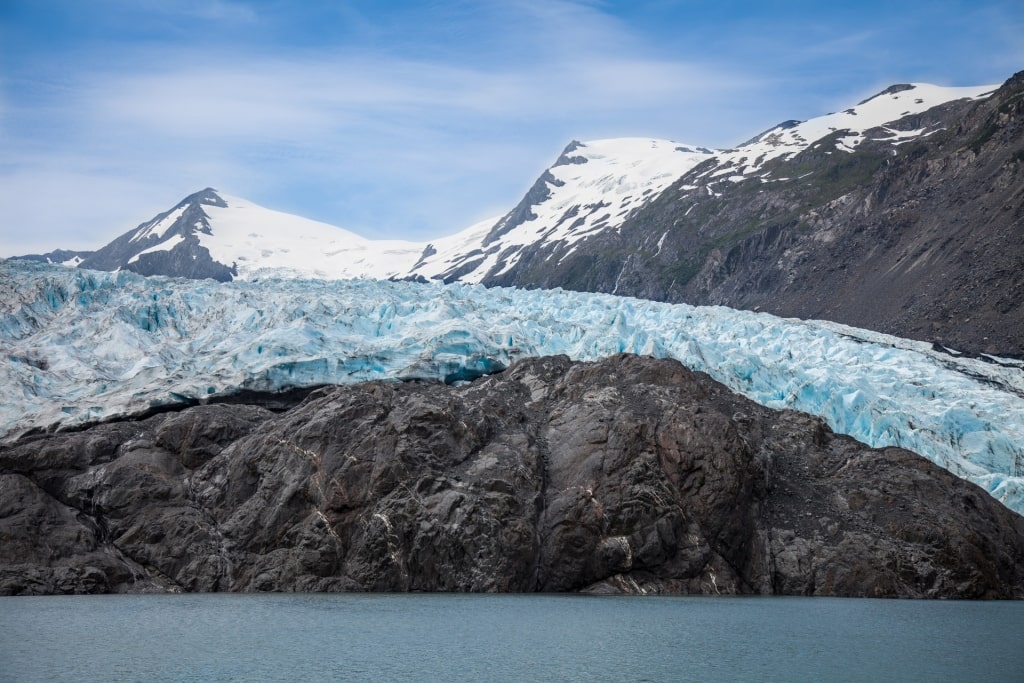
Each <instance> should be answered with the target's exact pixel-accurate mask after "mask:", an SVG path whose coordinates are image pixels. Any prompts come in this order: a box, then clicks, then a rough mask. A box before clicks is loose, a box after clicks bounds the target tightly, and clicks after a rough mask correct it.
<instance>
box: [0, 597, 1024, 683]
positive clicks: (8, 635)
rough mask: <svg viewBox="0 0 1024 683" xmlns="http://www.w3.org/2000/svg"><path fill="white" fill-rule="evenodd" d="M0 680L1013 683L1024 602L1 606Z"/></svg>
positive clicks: (491, 600)
mask: <svg viewBox="0 0 1024 683" xmlns="http://www.w3.org/2000/svg"><path fill="white" fill-rule="evenodd" d="M0 680H3V681H731V680H740V681H1024V603H1021V602H935V601H927V602H926V601H897V600H842V599H825V598H719V597H715V598H698V597H680V598H664V597H657V598H636V597H629V598H618V597H583V596H550V595H540V596H534V595H530V596H524V595H502V596H478V595H351V594H346V595H322V594H315V595H284V594H273V595H152V596H75V597H63V596H62V597H32V598H0Z"/></svg>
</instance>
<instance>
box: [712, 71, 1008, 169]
mask: <svg viewBox="0 0 1024 683" xmlns="http://www.w3.org/2000/svg"><path fill="white" fill-rule="evenodd" d="M998 87H999V86H998V85H983V86H972V87H959V88H954V87H943V86H938V85H931V84H929V83H913V84H906V85H896V86H892V87H890V88H887V89H886V90H884V91H882V92H881V93H879V94H878V95H875V96H874V97H871V98H869V99H867V100H864V101H863V102H861V103H860V104H858V105H856V106H854V107H850V108H849V109H844V110H843V111H840V112H835V113H832V114H827V115H825V116H819V117H816V118H813V119H809V120H807V121H802V122H801V121H787V122H785V123H781V124H779V125H778V126H776V127H774V128H772V129H771V130H768V131H766V132H764V133H762V134H761V135H758V136H757V137H755V138H754V139H753V140H751V141H749V142H747V143H744V144H743V145H740V146H739V147H736V148H735V149H731V150H726V151H724V152H722V153H720V154H719V155H718V164H717V165H716V166H715V167H714V169H713V170H709V171H707V172H706V173H704V174H702V175H701V176H700V177H702V178H714V177H716V176H720V175H725V174H727V173H728V174H730V177H729V178H728V180H731V181H733V182H739V181H741V180H745V179H746V178H747V177H748V176H750V175H751V174H754V173H757V172H759V171H761V170H762V169H763V167H764V165H765V164H766V163H767V162H769V161H771V160H773V159H778V158H784V159H789V158H792V157H794V156H796V155H797V154H799V153H800V152H802V151H803V150H805V149H807V148H808V147H810V146H811V145H813V144H814V143H816V142H818V141H820V140H822V139H823V138H825V137H828V136H829V135H833V134H837V140H836V144H835V149H837V150H840V151H843V152H852V151H854V150H855V149H856V148H857V146H858V145H860V144H861V143H862V142H863V141H864V140H865V139H867V138H866V136H867V134H868V132H869V131H872V130H875V129H880V128H881V129H882V137H878V138H873V139H878V140H886V141H892V142H894V143H905V142H907V141H909V140H912V139H915V138H917V137H921V136H924V135H930V134H931V133H934V132H935V131H934V130H928V129H925V128H922V129H918V130H914V131H898V130H894V129H892V128H885V126H886V124H892V123H894V122H896V121H899V120H900V119H903V118H905V117H907V116H913V115H916V114H922V113H924V112H926V111H928V110H929V109H932V108H933V107H937V106H939V105H942V104H946V103H947V102H952V101H955V100H960V99H984V98H986V97H988V96H989V95H991V94H992V93H993V92H994V91H995V90H996V89H997V88H998Z"/></svg>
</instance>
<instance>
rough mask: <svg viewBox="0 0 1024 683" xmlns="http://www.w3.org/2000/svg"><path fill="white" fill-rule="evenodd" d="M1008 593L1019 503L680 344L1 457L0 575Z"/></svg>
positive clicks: (205, 416)
mask: <svg viewBox="0 0 1024 683" xmlns="http://www.w3.org/2000/svg"><path fill="white" fill-rule="evenodd" d="M169 590H175V591H176V590H186V591H341V590H373V591H590V592H598V593H605V592H629V593H640V592H654V593H659V592H660V593H733V594H743V593H759V594H794V595H843V596H911V597H964V598H982V597H992V598H994V597H1017V598H1019V597H1024V518H1022V517H1020V516H1018V515H1016V514H1015V513H1013V512H1011V511H1010V510H1008V509H1006V508H1004V507H1002V506H1001V505H999V503H998V502H996V501H995V500H994V499H992V498H991V497H990V496H988V495H987V494H986V493H985V492H984V491H982V490H981V489H980V488H977V487H975V486H974V485H972V484H969V483H966V482H964V481H962V480H960V479H958V478H956V477H954V476H953V475H951V474H949V473H948V472H946V471H945V470H942V469H940V468H939V467H937V466H935V465H933V464H931V463H929V462H928V461H926V460H925V459H924V458H921V457H918V456H916V455H914V454H913V453H910V452H908V451H904V450H900V449H895V448H889V449H882V450H876V449H871V448H868V447H867V446H865V445H863V444H861V443H859V442H857V441H854V440H853V439H850V438H848V437H843V436H837V435H834V434H832V433H831V432H830V431H829V430H828V428H827V427H825V426H824V425H823V423H822V422H821V421H820V420H818V419H816V418H813V417H810V416H807V415H803V414H799V413H794V412H779V411H772V410H769V409H767V408H763V407H761V406H758V405H756V404H754V403H752V402H750V401H748V400H746V399H744V398H742V397H740V396H737V395H735V394H733V393H731V392H729V391H728V390H727V389H725V388H724V387H722V386H721V385H719V384H717V383H715V382H713V381H712V380H710V379H709V378H708V377H707V376H705V375H703V374H700V373H694V372H691V371H689V370H687V369H686V368H684V367H683V366H682V365H680V364H679V363H677V362H675V361H669V360H654V359H650V358H640V357H636V356H617V357H614V358H611V359H608V360H606V361H602V362H600V363H591V364H584V363H572V362H570V361H569V360H568V359H566V358H564V357H553V358H541V359H533V360H526V361H522V362H520V363H517V364H516V365H514V366H513V367H512V368H510V369H509V370H507V371H505V372H504V373H501V374H500V375H494V376H490V377H486V378H482V379H479V380H477V381H475V382H473V383H471V384H467V385H464V386H460V387H449V386H445V385H442V384H433V383H418V382H410V383H402V384H399V383H376V382H375V383H367V384H362V385H356V386H346V387H331V388H325V389H320V390H317V391H316V392H314V393H312V394H311V395H310V396H309V397H308V398H307V399H306V400H305V401H304V402H302V403H301V404H300V405H298V406H297V407H295V408H292V409H291V410H288V411H286V412H283V413H272V412H270V411H268V410H266V409H264V408H261V407H256V406H250V405H205V406H197V407H193V408H188V409H186V410H183V411H181V412H178V413H165V414H160V415H155V416H153V417H150V418H148V419H145V420H141V421H124V422H115V423H109V424H102V425H97V426H95V427H92V428H90V429H85V430H82V431H77V432H71V433H59V434H51V435H45V436H44V435H35V436H32V437H27V438H25V439H23V440H22V441H20V442H18V443H16V444H14V445H8V446H3V447H2V450H0V592H2V593H7V594H26V593H28V594H31V593H66V592H105V591H124V592H137V591H169Z"/></svg>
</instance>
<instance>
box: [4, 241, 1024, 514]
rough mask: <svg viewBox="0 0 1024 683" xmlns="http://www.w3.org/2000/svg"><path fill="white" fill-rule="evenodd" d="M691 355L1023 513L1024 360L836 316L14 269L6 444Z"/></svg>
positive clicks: (729, 379)
mask: <svg viewBox="0 0 1024 683" xmlns="http://www.w3.org/2000/svg"><path fill="white" fill-rule="evenodd" d="M620 352H627V353H637V354H644V355H652V356H656V357H660V358H666V357H668V358H675V359H677V360H679V361H680V362H682V363H683V364H685V365H687V366H688V367H690V368H693V369H695V370H701V371H704V372H707V373H708V374H709V375H711V376H712V377H714V378H715V379H716V380H718V381H720V382H722V383H724V384H725V385H727V386H728V387H730V388H731V389H733V390H734V391H738V392H740V393H742V394H744V395H745V396H747V397H749V398H751V399H753V400H755V401H757V402H758V403H761V404H763V405H766V406H768V407H772V408H788V409H793V410H799V411H803V412H806V413H811V414H813V415H818V416H820V417H822V418H823V419H824V420H825V421H826V422H827V423H828V424H829V426H830V427H831V428H832V429H833V430H835V431H836V432H839V433H842V434H848V435H850V436H853V437H854V438H857V439H859V440H861V441H864V442H865V443H868V444H869V445H871V446H875V447H882V446H902V447H904V448H908V449H910V450H913V451H915V452H917V453H920V454H921V455H923V456H925V457H927V458H929V459H930V460H932V461H933V462H935V463H937V464H939V465H941V466H943V467H945V468H946V469H948V470H950V471H951V472H953V473H954V474H956V475H958V476H960V477H963V478H965V479H968V480H970V481H972V482H975V483H977V484H979V485H980V486H982V487H983V488H985V489H986V490H987V491H988V492H989V493H991V494H992V495H993V496H994V497H996V498H997V499H998V500H1000V501H1001V502H1003V503H1004V504H1005V505H1007V506H1008V507H1010V508H1011V509H1013V510H1016V511H1017V512H1020V513H1024V364H1021V363H1019V362H1014V361H1009V360H1005V359H987V360H984V359H971V358H964V357H957V356H955V355H952V354H949V353H946V352H944V351H942V350H936V349H933V348H932V346H931V345H930V344H926V343H923V342H916V341H910V340H905V339H900V338H897V337H892V336H888V335H883V334H879V333H875V332H870V331H866V330H860V329H856V328H850V327H845V326H842V325H838V324H835V323H828V322H821V321H800V320H792V319H782V318H778V317H775V316H771V315H768V314H764V313H752V312H746V311H737V310H733V309H729V308H724V307H694V306H687V305H683V304H665V303H658V302H652V301H645V300H639V299H631V298H624V297H617V296H612V295H604V294H590V293H579V292H567V291H562V290H520V289H504V288H490V289H487V288H483V287H480V286H474V285H461V284H452V285H442V284H439V283H429V284H418V283H411V282H385V281H376V280H334V281H330V280H294V279H275V278H273V277H272V276H271V277H266V278H257V279H254V280H250V281H245V282H234V283H226V284H221V283H216V282H213V281H192V280H173V279H164V278H144V277H140V276H136V275H134V274H132V273H100V272H93V271H82V270H74V269H66V268H61V267H57V266H41V265H38V264H29V263H24V262H17V261H4V262H0V360H2V363H0V435H3V436H4V438H13V437H14V436H16V435H18V434H19V433H21V432H23V431H24V430H26V429H30V428H34V427H53V426H56V425H74V424H80V423H83V422H88V421H92V420H98V419H103V418H106V417H111V416H115V415H120V414H125V413H131V412H139V411H142V410H145V409H147V408H150V407H153V406H159V405H164V404H169V403H175V402H187V401H195V400H197V399H201V398H203V397H207V396H210V395H217V394H224V393H231V392H233V391H237V390H240V389H252V390H266V391H274V390H279V389H285V388H291V387H300V386H312V385H317V384H331V383H353V382H361V381H366V380H372V379H392V380H402V379H437V380H444V381H448V382H455V381H460V380H468V379H472V378H474V377H477V376H480V375H482V374H487V373H490V372H494V371H498V370H501V369H502V368H504V367H506V366H508V365H510V364H511V363H512V362H514V361H515V360H517V359H519V358H523V357H529V356H542V355H553V354H565V355H568V356H569V357H570V358H572V359H574V360H583V361H587V360H597V359H599V358H603V357H606V356H609V355H612V354H616V353H620Z"/></svg>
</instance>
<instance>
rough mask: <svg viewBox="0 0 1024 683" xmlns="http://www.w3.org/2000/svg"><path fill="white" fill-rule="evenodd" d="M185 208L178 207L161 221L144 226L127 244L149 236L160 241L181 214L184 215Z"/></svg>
mask: <svg viewBox="0 0 1024 683" xmlns="http://www.w3.org/2000/svg"><path fill="white" fill-rule="evenodd" d="M186 208H188V207H187V206H179V207H178V208H176V209H174V210H173V211H171V212H170V213H169V214H167V216H165V217H164V218H163V219H161V220H154V221H152V222H150V223H149V225H144V226H142V227H141V228H138V229H137V230H136V232H135V234H134V235H133V236H132V238H131V239H130V240H128V241H129V242H137V241H139V240H142V239H145V238H146V237H149V236H150V235H155V236H156V238H157V239H158V240H162V239H163V238H164V235H166V234H167V231H168V230H170V229H171V228H172V227H174V223H175V222H176V221H177V220H178V219H179V218H181V214H183V213H185V209H186Z"/></svg>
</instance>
